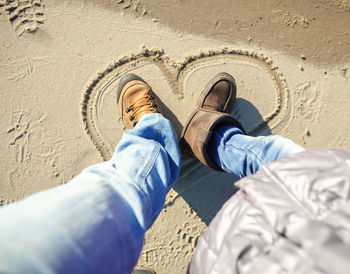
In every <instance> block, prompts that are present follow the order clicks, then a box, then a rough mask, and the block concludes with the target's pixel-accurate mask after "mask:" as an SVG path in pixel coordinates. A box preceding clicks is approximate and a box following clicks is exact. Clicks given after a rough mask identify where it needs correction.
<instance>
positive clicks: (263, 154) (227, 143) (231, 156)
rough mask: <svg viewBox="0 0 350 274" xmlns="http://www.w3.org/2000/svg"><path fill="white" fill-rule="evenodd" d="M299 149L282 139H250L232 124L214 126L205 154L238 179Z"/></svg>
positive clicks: (272, 136) (273, 137)
mask: <svg viewBox="0 0 350 274" xmlns="http://www.w3.org/2000/svg"><path fill="white" fill-rule="evenodd" d="M303 150H304V148H302V147H301V146H299V145H297V144H295V143H294V142H293V141H291V140H289V139H287V138H284V137H282V136H278V135H270V136H259V137H251V136H247V135H244V133H243V131H242V130H241V129H239V128H237V127H235V126H232V125H226V126H225V125H218V126H217V127H215V128H214V130H213V133H212V136H211V138H210V141H209V143H208V153H209V155H210V156H211V158H212V159H213V160H214V161H215V162H216V163H217V164H218V165H219V166H220V168H222V169H223V170H224V171H226V172H229V173H232V174H235V175H236V176H238V177H240V178H241V177H244V176H247V175H250V174H253V173H255V172H257V171H258V170H259V168H260V166H261V165H263V164H267V163H270V162H272V161H276V160H278V159H280V158H282V157H285V156H288V155H289V154H292V153H297V152H300V151H303Z"/></svg>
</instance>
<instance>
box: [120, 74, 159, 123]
mask: <svg viewBox="0 0 350 274" xmlns="http://www.w3.org/2000/svg"><path fill="white" fill-rule="evenodd" d="M117 102H118V110H119V112H120V114H121V116H122V118H123V122H124V125H125V127H126V129H132V128H133V127H135V126H136V124H137V122H138V121H140V119H141V116H142V115H144V114H146V113H161V111H160V107H159V103H158V100H157V98H156V96H155V95H154V93H153V91H152V88H151V87H150V86H149V85H148V84H147V83H146V82H145V81H144V80H143V79H141V78H140V77H139V76H137V75H135V74H127V75H125V76H123V77H122V78H121V79H120V82H119V86H118V90H117Z"/></svg>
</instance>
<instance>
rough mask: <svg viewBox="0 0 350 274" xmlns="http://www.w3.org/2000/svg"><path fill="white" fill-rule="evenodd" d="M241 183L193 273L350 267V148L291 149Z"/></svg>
mask: <svg viewBox="0 0 350 274" xmlns="http://www.w3.org/2000/svg"><path fill="white" fill-rule="evenodd" d="M237 184H238V186H239V188H240V191H238V192H237V193H236V194H235V195H234V196H233V197H231V199H229V200H228V201H227V202H226V203H225V205H224V206H223V208H222V209H221V210H220V211H219V213H218V214H217V216H216V217H215V218H214V220H213V221H212V222H211V224H210V225H209V228H208V230H207V231H206V233H205V234H204V235H203V236H202V237H201V239H200V241H199V243H198V246H197V250H196V252H195V254H194V256H193V258H192V262H191V265H190V273H200V274H203V273H211V274H213V273H219V274H226V273H227V274H228V273H252V274H253V273H254V274H261V273H266V274H274V273H305V274H306V273H307V274H310V273H346V274H348V273H350V151H342V150H311V151H305V152H301V153H297V154H294V155H290V156H288V157H286V158H283V159H280V160H279V161H276V162H273V163H270V164H268V165H265V166H263V167H262V168H261V169H260V170H259V172H257V173H256V174H255V175H252V176H248V177H245V178H244V179H242V180H240V181H239V182H238V183H237Z"/></svg>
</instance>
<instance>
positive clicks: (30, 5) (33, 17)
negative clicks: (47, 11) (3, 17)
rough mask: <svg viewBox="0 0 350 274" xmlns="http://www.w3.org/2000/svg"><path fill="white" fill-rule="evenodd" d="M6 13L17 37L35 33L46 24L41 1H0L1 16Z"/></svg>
mask: <svg viewBox="0 0 350 274" xmlns="http://www.w3.org/2000/svg"><path fill="white" fill-rule="evenodd" d="M2 13H6V14H7V15H8V19H9V21H10V22H11V24H12V26H13V28H14V29H15V32H16V34H17V35H19V36H20V35H22V34H23V33H24V32H35V31H37V30H38V28H39V25H40V24H43V23H44V5H43V4H42V1H41V0H5V1H4V0H2V1H1V0H0V14H2Z"/></svg>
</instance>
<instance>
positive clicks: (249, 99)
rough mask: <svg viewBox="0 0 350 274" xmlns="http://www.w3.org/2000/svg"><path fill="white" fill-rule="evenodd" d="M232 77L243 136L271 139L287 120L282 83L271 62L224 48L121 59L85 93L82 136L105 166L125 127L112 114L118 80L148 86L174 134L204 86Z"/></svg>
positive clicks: (286, 97)
mask: <svg viewBox="0 0 350 274" xmlns="http://www.w3.org/2000/svg"><path fill="white" fill-rule="evenodd" d="M223 71H225V72H228V73H230V74H231V75H233V76H234V78H235V79H236V84H237V101H236V104H235V108H234V111H233V115H234V116H236V117H237V118H238V119H239V120H240V121H241V122H242V123H243V125H244V126H245V128H246V129H247V131H248V133H249V134H251V135H258V134H261V133H264V132H266V131H267V130H271V131H273V132H274V133H276V132H278V131H280V130H281V129H282V128H283V127H285V126H286V125H287V124H288V122H289V120H290V117H291V115H290V98H289V89H288V86H287V82H286V79H285V78H284V77H283V75H282V73H281V72H280V71H279V70H278V68H277V67H275V66H273V63H272V59H271V58H269V57H265V56H264V55H263V54H260V53H256V52H250V51H242V50H236V49H228V48H223V49H219V50H208V51H206V52H203V51H200V52H199V53H198V54H194V55H188V56H186V57H185V58H184V60H182V61H180V62H175V61H173V60H171V59H170V58H169V57H167V56H166V55H165V54H164V51H163V50H162V49H151V50H149V49H147V48H144V47H143V48H142V49H141V52H140V53H138V54H136V55H130V56H125V57H122V58H120V59H118V60H116V61H114V62H113V63H111V64H110V65H109V66H108V67H107V68H105V69H104V70H102V71H101V72H100V73H98V74H97V77H96V78H94V79H93V80H92V81H91V82H90V84H89V85H88V86H87V88H86V89H85V90H84V97H83V102H82V117H83V122H84V126H85V129H86V132H87V134H88V135H89V136H90V137H91V139H92V141H93V143H94V144H95V145H96V147H97V149H98V150H99V152H100V153H101V156H102V157H103V159H104V160H108V159H110V158H111V156H112V153H113V151H114V148H115V146H116V144H117V143H118V141H119V140H120V139H121V137H122V134H123V131H124V126H123V123H122V120H121V117H120V115H119V113H118V110H117V104H116V90H117V86H118V83H119V79H120V78H121V77H122V76H123V75H125V74H127V73H131V72H132V73H135V74H137V75H139V76H140V77H142V78H143V79H144V80H145V81H146V82H147V83H148V84H150V85H151V86H152V89H153V91H154V92H155V93H156V95H157V96H158V98H159V101H160V102H161V104H162V106H161V107H162V111H163V114H164V115H165V116H166V117H167V118H168V119H170V120H171V121H172V122H173V125H174V128H175V130H176V132H177V134H179V133H180V132H181V129H182V126H183V124H184V122H185V121H186V119H187V116H188V115H189V113H190V112H191V109H192V107H193V104H194V103H195V102H196V101H197V98H198V96H199V94H200V92H201V91H202V89H203V88H204V86H205V85H206V83H207V82H208V81H209V80H210V79H211V78H212V77H213V76H214V75H215V74H217V73H219V72H223Z"/></svg>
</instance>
